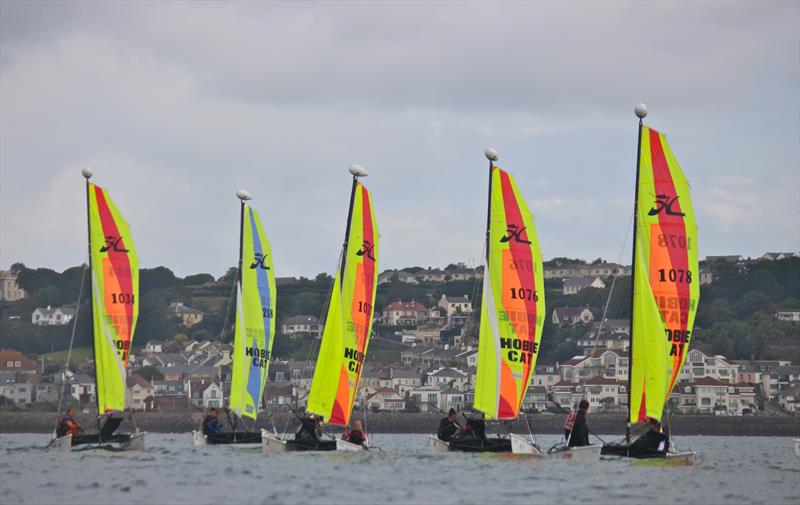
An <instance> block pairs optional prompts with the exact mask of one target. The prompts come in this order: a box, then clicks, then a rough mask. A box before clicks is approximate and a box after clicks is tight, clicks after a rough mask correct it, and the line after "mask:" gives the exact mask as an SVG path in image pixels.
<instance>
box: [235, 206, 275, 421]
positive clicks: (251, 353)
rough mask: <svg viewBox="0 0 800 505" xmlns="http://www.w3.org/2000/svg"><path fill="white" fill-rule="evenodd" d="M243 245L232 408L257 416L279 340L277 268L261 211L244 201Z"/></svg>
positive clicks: (237, 295) (243, 413)
mask: <svg viewBox="0 0 800 505" xmlns="http://www.w3.org/2000/svg"><path fill="white" fill-rule="evenodd" d="M241 224H242V228H241V230H242V247H241V257H240V258H239V259H240V267H239V271H240V275H239V281H238V286H237V290H236V325H235V330H234V342H233V364H232V366H233V377H232V379H231V394H230V401H229V404H230V408H231V410H232V411H233V412H234V413H235V414H236V415H239V416H247V417H250V418H252V419H255V418H256V416H258V407H259V405H260V403H261V397H262V395H263V393H264V386H265V385H266V383H267V372H268V370H269V358H270V353H271V351H272V343H273V341H274V340H275V339H274V336H275V271H274V269H273V267H272V250H271V248H270V245H269V241H268V240H267V235H266V233H264V228H263V227H262V226H261V220H260V219H259V217H258V213H257V212H256V211H255V210H254V209H253V208H252V207H250V206H249V205H247V204H246V203H244V202H242V223H241Z"/></svg>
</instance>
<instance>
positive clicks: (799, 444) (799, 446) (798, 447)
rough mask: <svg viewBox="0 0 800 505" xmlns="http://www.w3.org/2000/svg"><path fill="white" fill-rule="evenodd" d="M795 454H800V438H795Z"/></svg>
mask: <svg viewBox="0 0 800 505" xmlns="http://www.w3.org/2000/svg"><path fill="white" fill-rule="evenodd" d="M794 455H795V456H800V438H795V439H794Z"/></svg>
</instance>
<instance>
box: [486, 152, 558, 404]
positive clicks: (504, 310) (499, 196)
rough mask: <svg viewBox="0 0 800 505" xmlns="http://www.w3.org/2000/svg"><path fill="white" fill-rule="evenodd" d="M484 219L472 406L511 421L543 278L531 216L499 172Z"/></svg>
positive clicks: (525, 374) (534, 347)
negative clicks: (485, 233) (484, 251)
mask: <svg viewBox="0 0 800 505" xmlns="http://www.w3.org/2000/svg"><path fill="white" fill-rule="evenodd" d="M489 219H490V221H489V222H490V226H489V243H488V244H487V249H488V255H487V256H488V259H487V264H486V269H485V271H484V278H483V300H482V302H481V325H480V336H479V339H478V371H477V380H476V384H475V403H474V405H475V408H476V409H477V410H480V411H481V412H483V413H484V414H485V415H486V417H487V418H489V419H513V418H515V417H517V415H518V414H519V411H520V408H521V406H522V400H523V399H524V398H525V393H526V391H527V390H528V385H529V384H530V380H531V376H532V374H533V371H534V367H535V365H536V357H537V356H538V353H539V343H540V339H541V335H542V326H543V324H544V317H545V302H544V277H543V275H542V253H541V250H540V249H539V243H538V240H537V238H536V229H535V227H534V223H533V215H532V214H531V211H530V210H529V209H528V206H527V204H526V203H525V200H524V199H523V198H522V195H521V194H520V192H519V189H518V188H517V185H516V183H515V182H514V178H513V177H512V176H511V174H509V173H508V172H506V171H504V170H502V169H500V168H499V167H494V168H493V169H492V187H491V202H490V217H489Z"/></svg>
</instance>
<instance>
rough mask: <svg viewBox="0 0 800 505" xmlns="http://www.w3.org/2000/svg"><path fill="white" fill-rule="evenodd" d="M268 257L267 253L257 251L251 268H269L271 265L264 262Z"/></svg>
mask: <svg viewBox="0 0 800 505" xmlns="http://www.w3.org/2000/svg"><path fill="white" fill-rule="evenodd" d="M266 259H267V255H266V254H261V253H260V252H257V253H256V255H255V258H253V264H252V265H250V268H251V269H256V268H260V269H261V270H269V267H268V266H267V265H265V264H264V261H266Z"/></svg>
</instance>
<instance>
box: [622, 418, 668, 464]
mask: <svg viewBox="0 0 800 505" xmlns="http://www.w3.org/2000/svg"><path fill="white" fill-rule="evenodd" d="M644 426H645V428H646V429H647V431H646V432H645V433H644V434H643V435H642V436H640V437H639V438H637V439H636V440H635V441H634V442H632V443H631V448H630V451H631V454H637V455H653V456H656V455H663V454H666V453H667V449H668V448H669V437H668V436H667V435H666V434H665V433H664V432H663V431H662V430H661V423H660V422H659V421H658V420H657V419H653V418H652V417H648V418H647V419H646V422H645V424H644Z"/></svg>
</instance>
